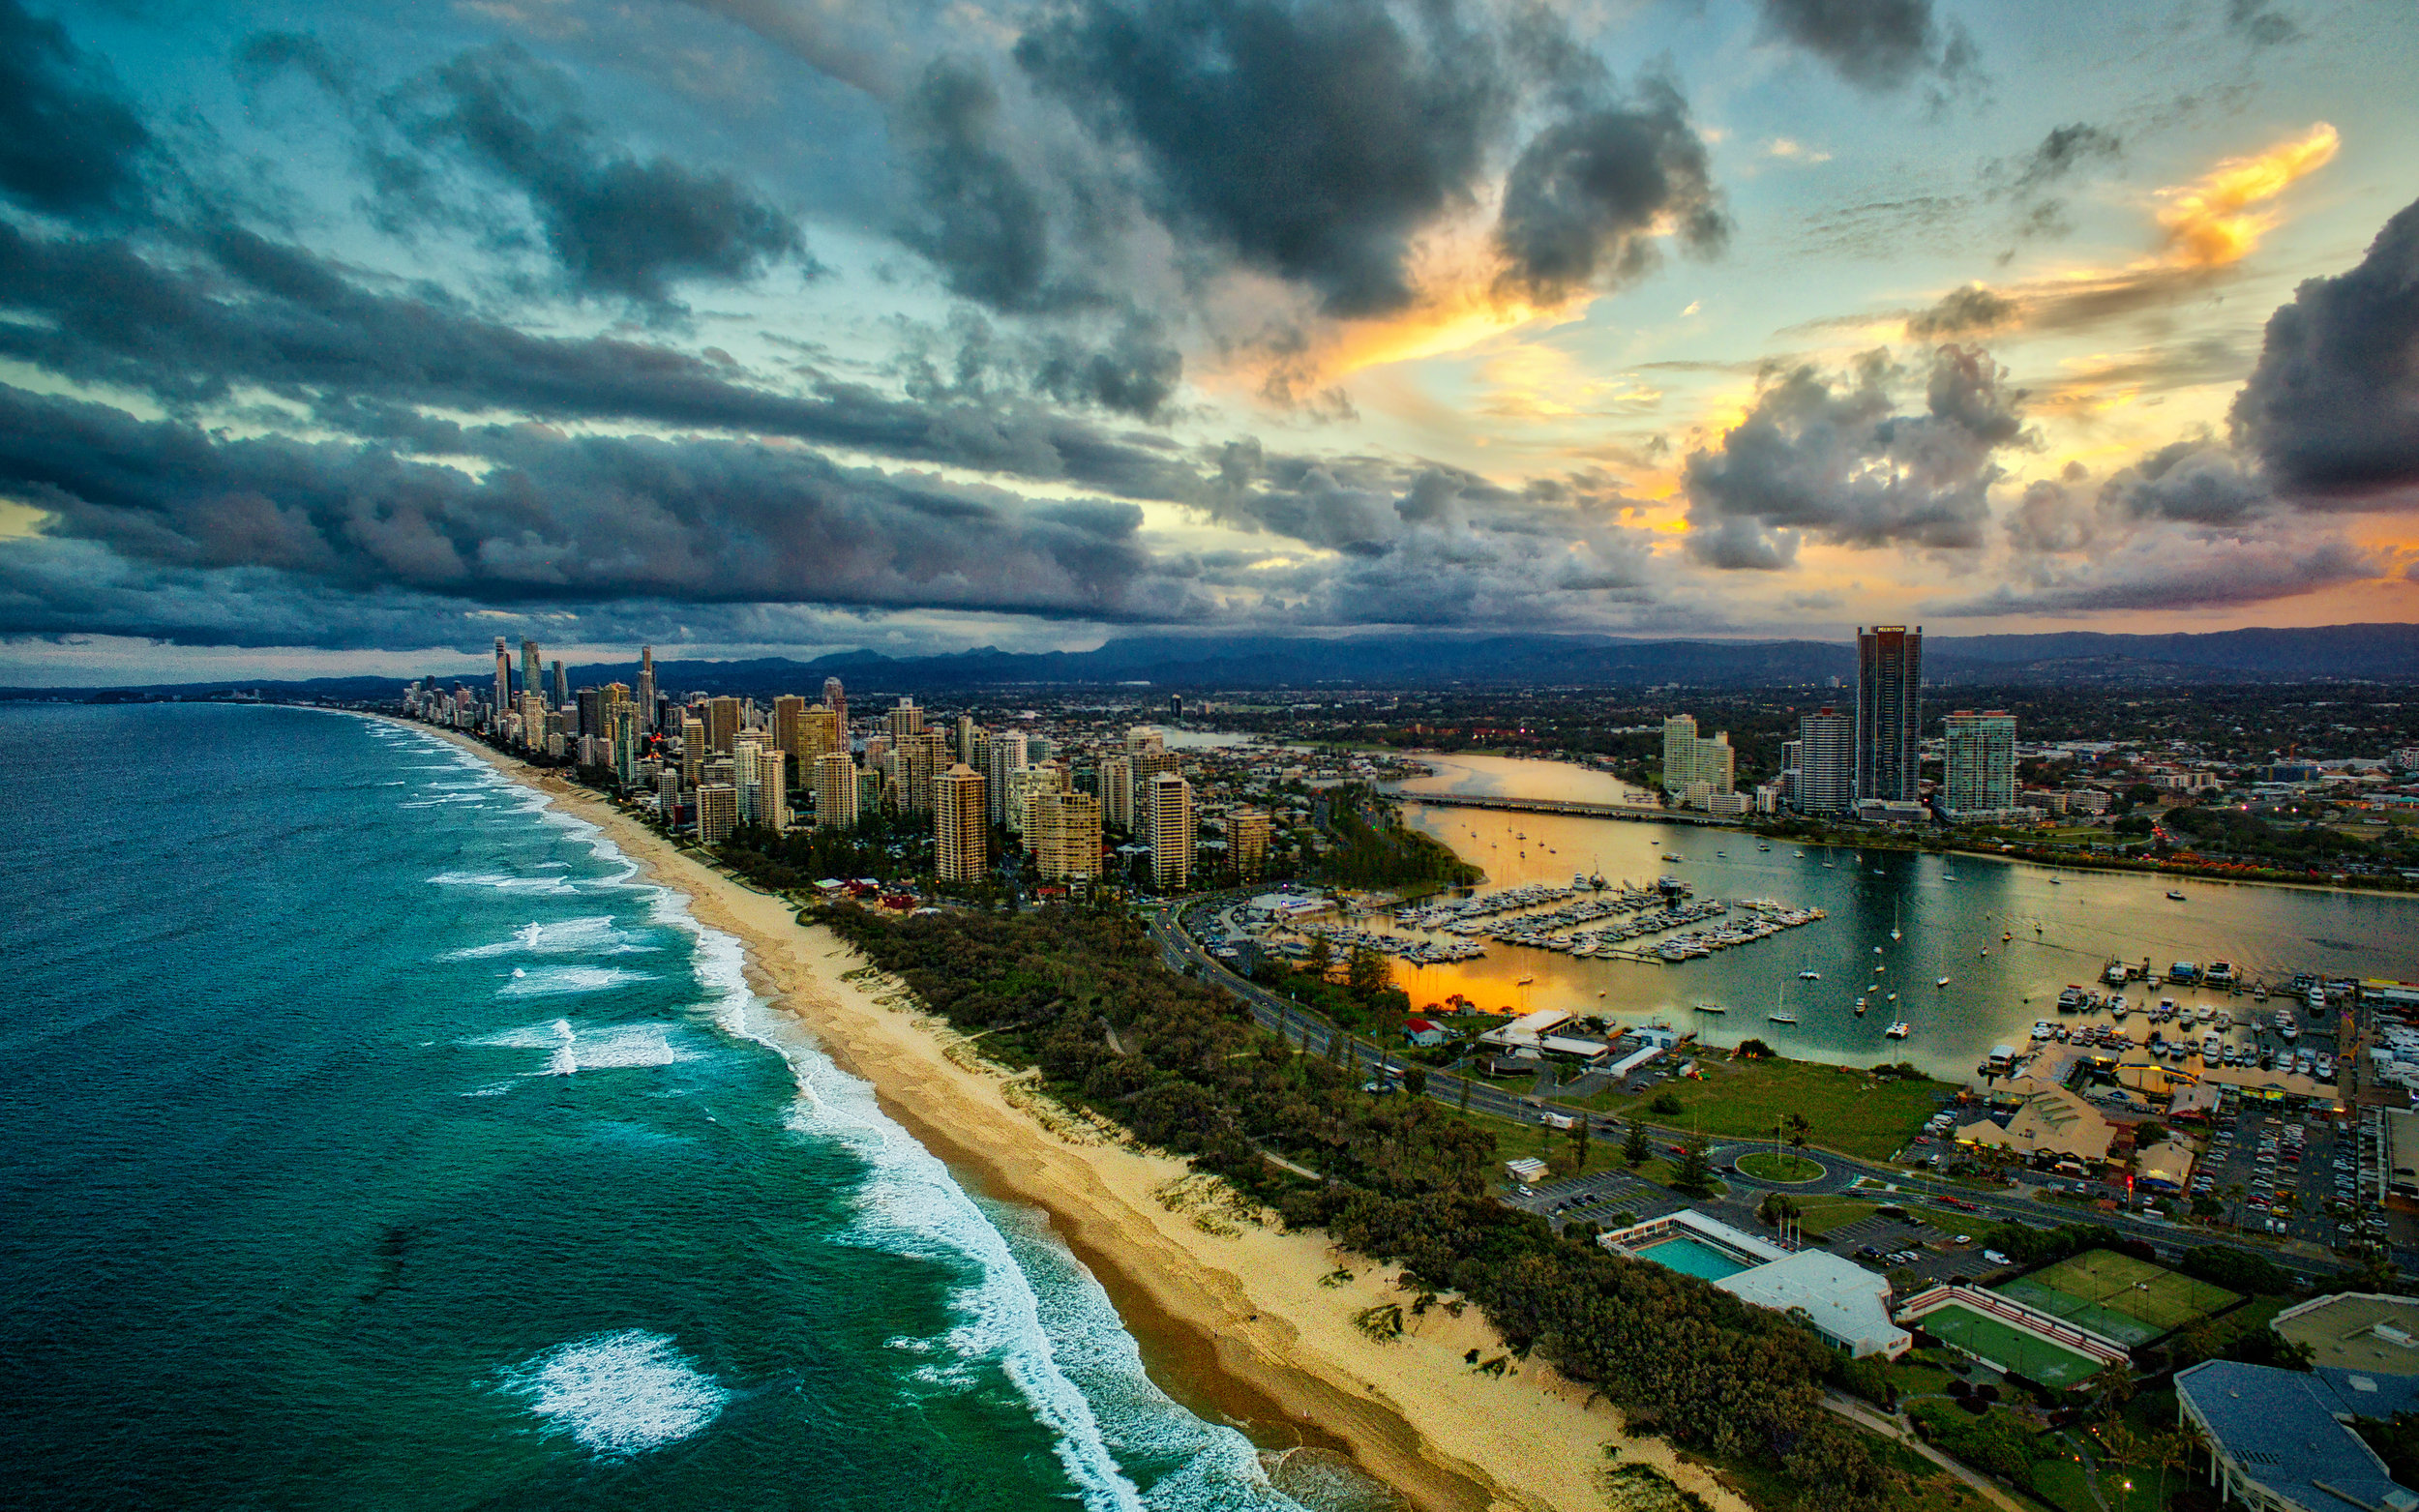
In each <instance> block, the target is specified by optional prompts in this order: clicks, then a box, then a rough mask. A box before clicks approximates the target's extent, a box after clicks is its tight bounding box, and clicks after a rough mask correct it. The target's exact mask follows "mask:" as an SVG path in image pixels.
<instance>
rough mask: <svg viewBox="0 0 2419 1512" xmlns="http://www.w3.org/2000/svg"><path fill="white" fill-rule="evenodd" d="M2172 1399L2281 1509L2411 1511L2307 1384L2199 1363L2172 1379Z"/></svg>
mask: <svg viewBox="0 0 2419 1512" xmlns="http://www.w3.org/2000/svg"><path fill="white" fill-rule="evenodd" d="M2175 1391H2176V1396H2177V1397H2178V1398H2179V1399H2180V1401H2181V1402H2182V1404H2183V1407H2184V1409H2185V1412H2186V1414H2187V1416H2188V1418H2191V1419H2196V1420H2197V1422H2198V1423H2199V1424H2200V1425H2201V1426H2202V1427H2203V1428H2205V1430H2206V1431H2207V1433H2208V1435H2209V1437H2210V1438H2212V1439H2213V1440H2215V1442H2216V1444H2217V1446H2218V1448H2219V1449H2220V1451H2221V1452H2222V1453H2223V1454H2224V1455H2225V1458H2226V1459H2227V1460H2228V1461H2230V1462H2231V1463H2232V1466H2233V1469H2234V1471H2235V1472H2236V1473H2237V1474H2240V1475H2243V1476H2247V1477H2248V1478H2250V1479H2252V1480H2255V1481H2256V1482H2258V1483H2259V1485H2260V1486H2261V1487H2263V1488H2264V1489H2266V1490H2267V1491H2268V1492H2269V1493H2270V1494H2271V1495H2273V1496H2274V1497H2277V1498H2279V1499H2280V1500H2283V1501H2285V1502H2286V1503H2288V1504H2289V1505H2292V1506H2297V1507H2306V1508H2309V1509H2310V1512H2342V1509H2343V1508H2344V1505H2345V1503H2346V1502H2348V1503H2349V1504H2351V1505H2353V1506H2365V1507H2385V1508H2391V1509H2394V1512H2412V1509H2414V1508H2419V1497H2414V1496H2413V1495H2412V1494H2411V1493H2410V1492H2409V1491H2408V1490H2406V1489H2405V1488H2404V1487H2402V1486H2399V1485H2396V1484H2395V1482H2394V1479H2393V1477H2392V1476H2390V1475H2388V1474H2387V1473H2386V1470H2385V1462H2384V1461H2382V1460H2380V1459H2378V1458H2377V1457H2376V1454H2375V1453H2374V1451H2373V1450H2371V1449H2370V1447H2369V1446H2368V1445H2367V1444H2365V1443H2363V1442H2362V1441H2361V1440H2360V1436H2359V1435H2357V1434H2355V1433H2353V1432H2352V1431H2351V1430H2350V1429H2349V1428H2346V1427H2344V1424H2342V1423H2341V1422H2338V1421H2337V1420H2336V1416H2335V1414H2336V1412H2337V1411H2338V1410H2340V1407H2339V1404H2338V1403H2337V1400H2336V1397H2335V1394H2334V1392H2332V1391H2331V1390H2329V1389H2328V1387H2327V1386H2326V1384H2325V1383H2324V1382H2323V1381H2320V1380H2319V1379H2317V1378H2315V1377H2314V1376H2307V1375H2304V1374H2302V1373H2301V1372H2299V1371H2289V1370H2276V1369H2273V1368H2271V1367H2269V1366H2265V1365H2243V1364H2238V1363H2237V1362H2235V1361H2233V1360H2207V1361H2204V1362H2202V1363H2201V1364H2198V1365H2195V1366H2194V1367H2192V1368H2191V1369H2190V1370H2183V1371H2178V1372H2176V1376H2175Z"/></svg>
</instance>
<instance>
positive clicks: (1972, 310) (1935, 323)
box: [1906, 283, 2018, 341]
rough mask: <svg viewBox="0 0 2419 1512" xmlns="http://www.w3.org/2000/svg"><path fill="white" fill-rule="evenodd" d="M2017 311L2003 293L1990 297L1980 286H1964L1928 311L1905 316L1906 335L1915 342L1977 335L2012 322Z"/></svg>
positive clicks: (1973, 284)
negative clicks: (1914, 339) (1915, 340)
mask: <svg viewBox="0 0 2419 1512" xmlns="http://www.w3.org/2000/svg"><path fill="white" fill-rule="evenodd" d="M2017 308H2018V307H2017V305H2016V301H2015V300H2012V299H2010V298H2008V297H2007V296H2006V295H2004V294H1994V293H1992V292H1991V291H1990V290H1989V289H1986V288H1985V287H1983V285H1981V284H1980V283H1968V284H1967V285H1965V287H1963V288H1959V289H1951V290H1950V291H1949V292H1948V293H1946V294H1943V295H1941V296H1940V300H1939V302H1938V303H1937V304H1935V305H1933V306H1932V307H1931V308H1930V309H1929V310H1925V311H1919V312H1917V313H1916V314H1914V315H1911V316H1909V317H1908V319H1907V323H1906V334H1907V335H1909V336H1911V337H1914V338H1916V339H1917V340H1919V341H1934V340H1938V339H1940V338H1942V337H1956V336H1973V335H1979V334H1982V333H1985V332H1988V331H1993V330H1996V329H1998V328H1999V327H2000V326H2003V325H2007V324H2009V323H2010V322H2012V321H2013V320H2014V319H2015V318H2016V312H2017Z"/></svg>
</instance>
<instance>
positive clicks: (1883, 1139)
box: [1585, 1059, 1949, 1160]
mask: <svg viewBox="0 0 2419 1512" xmlns="http://www.w3.org/2000/svg"><path fill="white" fill-rule="evenodd" d="M1700 1064H1701V1065H1702V1066H1703V1067H1704V1071H1705V1080H1704V1081H1702V1082H1683V1081H1673V1082H1663V1083H1662V1084H1661V1085H1659V1086H1657V1087H1655V1088H1654V1089H1653V1090H1652V1091H1650V1092H1647V1093H1645V1094H1643V1095H1641V1096H1638V1097H1629V1096H1626V1095H1624V1094H1622V1093H1619V1092H1614V1091H1604V1092H1598V1094H1596V1095H1595V1096H1594V1097H1591V1098H1588V1099H1586V1100H1585V1106H1587V1107H1589V1108H1592V1109H1594V1110H1596V1111H1597V1112H1609V1113H1614V1114H1616V1115H1619V1116H1624V1117H1627V1116H1629V1115H1631V1114H1633V1113H1634V1114H1635V1115H1636V1116H1637V1117H1639V1118H1641V1119H1644V1120H1645V1121H1646V1122H1648V1123H1653V1124H1659V1125H1661V1126H1663V1127H1665V1128H1669V1129H1682V1130H1687V1129H1694V1130H1697V1131H1699V1132H1701V1133H1703V1134H1706V1135H1708V1136H1711V1137H1713V1138H1716V1139H1754V1138H1757V1137H1759V1136H1760V1137H1763V1138H1767V1139H1769V1138H1771V1136H1772V1134H1773V1120H1774V1119H1776V1118H1777V1117H1778V1116H1780V1115H1781V1114H1783V1113H1791V1112H1794V1113H1797V1114H1798V1115H1800V1116H1801V1117H1803V1118H1805V1119H1806V1120H1807V1123H1809V1124H1810V1125H1812V1132H1811V1133H1810V1134H1809V1135H1808V1139H1809V1140H1810V1141H1811V1142H1812V1143H1814V1144H1816V1145H1819V1146H1822V1147H1824V1148H1827V1149H1836V1150H1837V1151H1839V1152H1840V1153H1841V1154H1845V1155H1858V1156H1863V1157H1865V1158H1867V1159H1868V1160H1886V1159H1888V1158H1889V1157H1890V1156H1891V1155H1892V1154H1893V1153H1895V1152H1896V1150H1897V1149H1898V1148H1899V1147H1900V1146H1902V1145H1904V1144H1905V1143H1906V1141H1908V1140H1910V1139H1912V1138H1913V1137H1914V1136H1915V1134H1916V1133H1917V1131H1918V1130H1920V1129H1922V1127H1923V1125H1924V1120H1925V1119H1926V1118H1929V1117H1930V1116H1931V1115H1932V1114H1933V1113H1934V1112H1938V1111H1939V1108H1940V1098H1941V1095H1942V1094H1943V1093H1945V1092H1947V1091H1948V1090H1949V1088H1948V1087H1946V1086H1945V1085H1943V1084H1942V1083H1940V1082H1896V1081H1882V1080H1880V1079H1878V1078H1876V1077H1873V1076H1871V1075H1868V1074H1867V1073H1866V1072H1864V1071H1861V1070H1857V1069H1855V1068H1852V1067H1845V1066H1828V1065H1822V1064H1819V1063H1817V1062H1814V1061H1809V1060H1780V1059H1771V1060H1746V1061H1717V1060H1703V1061H1700ZM1661 1096H1670V1097H1674V1098H1677V1099H1679V1101H1680V1104H1681V1112H1679V1113H1677V1114H1671V1113H1657V1112H1650V1111H1649V1110H1648V1107H1647V1105H1648V1104H1649V1103H1652V1102H1653V1101H1654V1100H1655V1099H1656V1098H1657V1097H1661Z"/></svg>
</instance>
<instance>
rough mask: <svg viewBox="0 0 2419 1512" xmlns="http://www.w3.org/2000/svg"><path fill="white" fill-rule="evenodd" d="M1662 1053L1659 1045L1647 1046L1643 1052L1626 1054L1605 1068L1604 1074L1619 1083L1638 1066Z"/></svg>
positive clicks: (1634, 1051) (1637, 1051)
mask: <svg viewBox="0 0 2419 1512" xmlns="http://www.w3.org/2000/svg"><path fill="white" fill-rule="evenodd" d="M1662 1052H1663V1047H1662V1046H1660V1045H1649V1046H1647V1047H1646V1048H1645V1049H1644V1050H1633V1051H1631V1052H1629V1053H1628V1054H1627V1055H1624V1056H1622V1057H1621V1058H1620V1059H1619V1060H1616V1061H1614V1062H1613V1063H1612V1065H1611V1066H1609V1067H1607V1068H1606V1073H1607V1074H1608V1075H1609V1076H1611V1077H1612V1079H1613V1080H1614V1081H1615V1082H1619V1081H1620V1080H1621V1079H1622V1078H1624V1077H1626V1076H1628V1074H1629V1073H1630V1072H1632V1071H1635V1070H1637V1069H1638V1068H1639V1067H1640V1066H1643V1065H1645V1064H1646V1063H1647V1062H1648V1061H1651V1060H1653V1059H1654V1058H1655V1057H1656V1056H1657V1055H1659V1054H1661V1053H1662Z"/></svg>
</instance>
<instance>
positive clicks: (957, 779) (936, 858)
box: [933, 761, 991, 882]
mask: <svg viewBox="0 0 2419 1512" xmlns="http://www.w3.org/2000/svg"><path fill="white" fill-rule="evenodd" d="M933 870H934V872H935V873H936V874H938V875H940V877H941V880H942V881H944V882H974V881H980V880H981V879H982V877H983V875H984V874H985V873H986V872H988V871H990V870H991V816H990V813H989V808H988V805H986V804H985V803H984V801H983V774H982V773H980V772H977V771H975V770H974V769H973V768H972V767H971V766H969V765H967V764H966V763H965V762H963V761H959V762H956V763H953V764H952V765H951V766H950V767H949V768H948V769H947V770H946V771H943V772H941V774H940V775H939V776H937V777H935V778H934V779H933Z"/></svg>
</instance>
